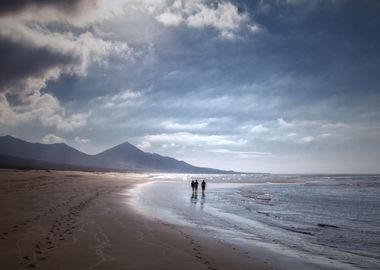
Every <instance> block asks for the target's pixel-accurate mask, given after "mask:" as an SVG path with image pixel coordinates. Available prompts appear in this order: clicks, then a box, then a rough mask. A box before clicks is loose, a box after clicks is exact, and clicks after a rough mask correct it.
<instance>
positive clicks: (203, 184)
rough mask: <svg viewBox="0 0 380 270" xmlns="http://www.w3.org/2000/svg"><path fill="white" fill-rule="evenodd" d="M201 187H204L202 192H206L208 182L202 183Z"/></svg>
mask: <svg viewBox="0 0 380 270" xmlns="http://www.w3.org/2000/svg"><path fill="white" fill-rule="evenodd" d="M201 186H202V192H205V189H206V186H207V184H206V181H205V180H203V181H202V184H201Z"/></svg>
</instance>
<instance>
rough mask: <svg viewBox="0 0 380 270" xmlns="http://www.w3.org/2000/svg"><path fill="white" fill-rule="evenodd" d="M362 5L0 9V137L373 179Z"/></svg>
mask: <svg viewBox="0 0 380 270" xmlns="http://www.w3.org/2000/svg"><path fill="white" fill-rule="evenodd" d="M379 14H380V2H379V1H376V0H372V1H370V0H361V1H357V0H268V1H264V0H251V1H248V0H247V1H233V0H216V1H208V0H188V1H184V0H183V1H181V0H140V1H137V0H98V1H93V0H44V1H38V0H19V1H10V0H6V1H1V3H0V56H1V61H0V135H12V136H15V137H18V138H21V139H24V140H27V141H31V142H42V143H57V142H64V143H66V144H68V145H70V146H73V147H75V148H77V149H79V150H80V151H83V152H85V153H89V154H96V153H99V152H101V151H104V150H105V149H107V148H109V147H112V146H115V145H117V144H120V143H123V142H126V141H128V142H130V143H132V144H134V145H136V146H138V147H139V148H141V149H142V150H144V151H147V152H155V153H158V154H161V155H165V156H171V157H174V158H177V159H180V160H184V161H186V162H189V163H191V164H193V165H197V166H206V167H213V168H219V169H228V170H236V171H245V172H270V173H380V109H379V108H380V106H379V104H380V73H379V68H380V16H379Z"/></svg>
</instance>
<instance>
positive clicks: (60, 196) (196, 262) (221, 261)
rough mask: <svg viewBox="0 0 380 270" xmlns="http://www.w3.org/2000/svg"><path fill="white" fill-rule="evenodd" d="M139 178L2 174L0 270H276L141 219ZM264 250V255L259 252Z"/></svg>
mask: <svg viewBox="0 0 380 270" xmlns="http://www.w3.org/2000/svg"><path fill="white" fill-rule="evenodd" d="M144 181H146V180H144V176H143V175H137V174H112V173H105V174H100V173H82V172H65V171H50V172H49V171H12V170H2V171H0V216H1V218H0V263H1V269H3V270H6V269H33V268H35V269H276V268H277V269H278V267H276V266H275V265H276V259H275V258H271V255H270V254H267V253H265V252H264V253H265V254H266V255H265V254H264V255H263V254H260V252H259V253H258V255H257V258H255V257H252V256H248V255H247V254H245V253H243V252H242V251H239V250H238V249H236V248H235V247H233V246H230V245H228V244H226V243H223V242H221V241H219V240H217V239H210V238H207V237H206V236H204V235H202V234H199V233H198V232H197V231H195V230H194V229H191V228H184V227H180V226H174V225H171V224H166V223H164V222H162V221H157V220H149V219H147V218H144V217H142V216H141V215H140V214H138V213H137V212H135V210H133V209H132V208H131V207H129V206H128V204H127V200H128V196H127V195H126V194H125V192H126V191H127V190H128V188H130V187H132V186H133V185H134V184H136V183H141V182H144ZM262 253H263V252H262Z"/></svg>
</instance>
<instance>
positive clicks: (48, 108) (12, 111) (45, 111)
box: [0, 91, 91, 131]
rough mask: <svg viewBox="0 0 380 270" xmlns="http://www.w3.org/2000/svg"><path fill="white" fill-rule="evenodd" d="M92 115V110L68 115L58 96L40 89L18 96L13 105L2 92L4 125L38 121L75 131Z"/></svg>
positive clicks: (1, 120)
mask: <svg viewBox="0 0 380 270" xmlns="http://www.w3.org/2000/svg"><path fill="white" fill-rule="evenodd" d="M90 115H91V112H88V113H75V114H71V115H67V113H66V110H65V109H64V108H63V107H61V105H60V103H59V101H58V99H57V98H55V97H54V96H52V95H50V94H41V93H40V92H38V91H36V92H34V93H32V94H23V95H20V96H18V102H17V104H15V105H13V106H12V105H10V103H9V101H8V99H7V97H6V96H5V95H4V94H0V123H1V124H2V125H4V126H17V125H20V124H25V123H29V122H31V121H38V122H39V123H40V124H42V125H43V126H45V127H54V128H56V129H57V130H62V131H73V130H75V129H77V128H81V127H84V126H85V125H86V124H87V119H88V118H89V117H90Z"/></svg>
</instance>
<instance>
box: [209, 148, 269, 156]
mask: <svg viewBox="0 0 380 270" xmlns="http://www.w3.org/2000/svg"><path fill="white" fill-rule="evenodd" d="M209 152H213V153H220V154H226V155H231V156H238V157H241V158H247V157H273V156H274V155H273V154H272V153H270V152H257V151H234V150H229V149H224V148H219V149H211V150H209Z"/></svg>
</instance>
